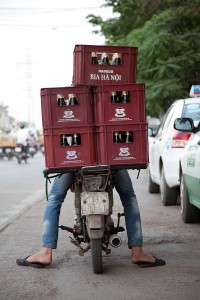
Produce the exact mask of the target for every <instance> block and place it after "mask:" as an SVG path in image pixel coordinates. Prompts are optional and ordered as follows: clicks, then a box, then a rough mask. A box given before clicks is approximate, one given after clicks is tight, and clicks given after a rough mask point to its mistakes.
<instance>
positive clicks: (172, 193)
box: [160, 168, 178, 206]
mask: <svg viewBox="0 0 200 300" xmlns="http://www.w3.org/2000/svg"><path fill="white" fill-rule="evenodd" d="M160 194H161V200H162V204H163V205H164V206H170V205H176V203H177V198H178V190H176V189H171V188H170V187H169V186H168V184H167V182H166V179H165V173H164V168H162V171H161V179H160Z"/></svg>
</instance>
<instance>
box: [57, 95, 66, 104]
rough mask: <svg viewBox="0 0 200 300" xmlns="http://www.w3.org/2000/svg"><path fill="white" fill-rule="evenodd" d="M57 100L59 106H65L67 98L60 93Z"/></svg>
mask: <svg viewBox="0 0 200 300" xmlns="http://www.w3.org/2000/svg"><path fill="white" fill-rule="evenodd" d="M57 102H58V106H63V105H65V98H64V96H63V95H61V94H58V95H57Z"/></svg>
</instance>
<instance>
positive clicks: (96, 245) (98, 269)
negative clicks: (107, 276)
mask: <svg viewBox="0 0 200 300" xmlns="http://www.w3.org/2000/svg"><path fill="white" fill-rule="evenodd" d="M90 242H91V250H92V265H93V272H94V273H95V274H100V273H103V259H102V241H101V239H91V240H90Z"/></svg>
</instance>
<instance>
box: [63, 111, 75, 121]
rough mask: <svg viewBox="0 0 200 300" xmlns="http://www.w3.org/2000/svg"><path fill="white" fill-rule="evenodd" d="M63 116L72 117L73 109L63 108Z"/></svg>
mask: <svg viewBox="0 0 200 300" xmlns="http://www.w3.org/2000/svg"><path fill="white" fill-rule="evenodd" d="M63 118H65V119H71V118H74V113H73V111H72V110H70V109H67V110H65V111H64V115H63Z"/></svg>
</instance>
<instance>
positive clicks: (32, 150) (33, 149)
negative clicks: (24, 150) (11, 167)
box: [28, 146, 37, 157]
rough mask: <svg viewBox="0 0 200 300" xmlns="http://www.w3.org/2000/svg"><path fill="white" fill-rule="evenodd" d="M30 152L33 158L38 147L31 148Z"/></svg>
mask: <svg viewBox="0 0 200 300" xmlns="http://www.w3.org/2000/svg"><path fill="white" fill-rule="evenodd" d="M28 152H29V154H30V156H31V157H33V156H34V155H35V154H36V153H37V149H36V147H32V146H30V147H29V149H28Z"/></svg>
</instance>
